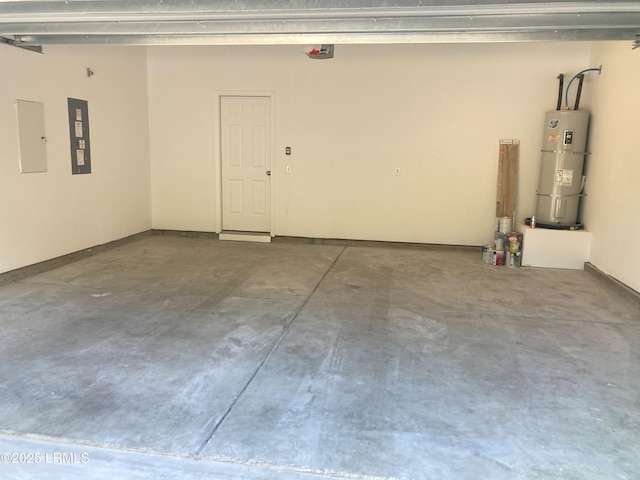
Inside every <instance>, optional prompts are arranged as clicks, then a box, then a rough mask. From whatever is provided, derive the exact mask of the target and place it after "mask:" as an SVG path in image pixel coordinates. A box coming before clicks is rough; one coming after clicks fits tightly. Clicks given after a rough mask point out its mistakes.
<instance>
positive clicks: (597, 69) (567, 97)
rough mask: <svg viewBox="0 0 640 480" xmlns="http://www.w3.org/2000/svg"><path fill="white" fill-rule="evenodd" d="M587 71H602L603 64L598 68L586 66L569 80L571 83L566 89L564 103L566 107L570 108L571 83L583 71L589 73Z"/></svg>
mask: <svg viewBox="0 0 640 480" xmlns="http://www.w3.org/2000/svg"><path fill="white" fill-rule="evenodd" d="M587 72H602V65H600V66H599V67H598V68H585V69H584V70H582V71H581V72H578V73H576V74H575V75H574V76H573V78H572V79H571V80H570V81H569V85H567V90H566V91H565V94H564V105H565V107H567V110H569V89H570V88H571V84H572V83H573V81H574V80H575V79H576V78H578V77H579V76H580V75H582V74H583V73H587Z"/></svg>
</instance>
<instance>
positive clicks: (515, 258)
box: [507, 252, 522, 268]
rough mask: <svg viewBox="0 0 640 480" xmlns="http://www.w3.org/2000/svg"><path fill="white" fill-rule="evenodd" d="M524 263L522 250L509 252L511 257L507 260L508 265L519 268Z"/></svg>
mask: <svg viewBox="0 0 640 480" xmlns="http://www.w3.org/2000/svg"><path fill="white" fill-rule="evenodd" d="M520 265H522V255H521V253H520V252H509V259H508V261H507V267H509V268H518V267H519V266H520Z"/></svg>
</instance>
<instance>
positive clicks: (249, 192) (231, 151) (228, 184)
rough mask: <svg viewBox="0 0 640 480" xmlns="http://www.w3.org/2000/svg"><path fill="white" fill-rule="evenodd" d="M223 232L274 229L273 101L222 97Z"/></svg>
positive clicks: (266, 230) (267, 98)
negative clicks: (272, 226)
mask: <svg viewBox="0 0 640 480" xmlns="http://www.w3.org/2000/svg"><path fill="white" fill-rule="evenodd" d="M220 107H221V141H222V229H223V230H224V231H239V232H270V230H271V99H270V98H269V97H233V96H223V97H221V105H220Z"/></svg>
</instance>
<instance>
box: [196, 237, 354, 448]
mask: <svg viewBox="0 0 640 480" xmlns="http://www.w3.org/2000/svg"><path fill="white" fill-rule="evenodd" d="M347 248H348V246H347V245H345V246H344V247H343V248H342V250H341V251H340V253H339V254H338V255H337V256H336V258H335V259H334V260H333V262H331V265H329V268H327V271H326V272H324V274H323V275H322V277H321V278H320V280H318V282H317V283H316V285H315V287H313V290H311V292H310V293H309V295H307V298H306V299H305V301H304V302H302V304H301V305H300V307H298V309H297V310H296V312H295V313H294V314H293V315H292V316H291V319H290V320H289V322H287V324H286V325H285V327H284V329H283V330H282V333H281V334H280V336H279V337H278V339H277V340H276V341H275V343H274V344H273V346H272V347H271V349H270V350H269V352H267V354H266V355H265V357H264V358H263V359H262V361H261V362H260V363H259V364H258V366H257V367H256V369H255V370H254V371H253V373H252V374H251V376H250V377H249V380H247V383H245V385H244V386H243V387H242V389H240V392H238V394H237V395H236V397H235V398H234V399H233V401H232V402H231V405H229V408H227V410H225V412H224V413H223V414H222V416H221V417H220V419H219V420H218V421H217V422H216V424H215V425H214V426H213V428H212V429H211V432H209V435H207V438H206V439H205V440H204V442H203V443H202V445H200V447H199V448H198V449H197V450H196V452H195V454H194V456H195V458H196V459H200V458H202V452H203V451H204V449H205V448H206V447H207V445H208V444H209V442H210V441H211V439H212V438H213V436H214V435H215V434H216V432H217V431H218V429H219V428H220V427H221V426H222V424H223V423H224V421H225V420H226V419H227V417H228V416H229V414H230V413H231V411H232V410H233V407H235V405H236V403H238V400H240V397H242V395H243V394H244V392H245V391H246V390H247V388H249V385H251V382H253V379H254V378H255V377H256V375H258V372H260V370H262V367H263V366H264V364H265V363H267V360H269V358H270V357H271V355H272V354H273V352H275V351H276V349H277V348H278V346H279V345H280V343H281V342H282V340H283V339H284V337H286V335H287V333H288V332H289V330H290V329H291V326H292V325H293V323H294V322H295V321H296V319H297V318H298V315H300V312H301V311H302V309H304V307H305V306H306V305H307V303H309V300H310V299H311V297H312V296H313V294H314V293H316V290H317V289H318V287H319V286H320V284H321V283H322V282H323V281H324V279H325V278H327V275H328V274H329V272H330V271H331V270H332V269H333V267H334V266H335V265H336V263H338V260H340V257H341V256H342V254H343V253H344V251H345V250H346V249H347Z"/></svg>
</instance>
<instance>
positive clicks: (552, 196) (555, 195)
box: [536, 193, 587, 198]
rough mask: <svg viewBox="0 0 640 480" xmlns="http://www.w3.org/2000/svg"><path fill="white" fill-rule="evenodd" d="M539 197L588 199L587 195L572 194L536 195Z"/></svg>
mask: <svg viewBox="0 0 640 480" xmlns="http://www.w3.org/2000/svg"><path fill="white" fill-rule="evenodd" d="M536 195H537V196H539V197H551V198H558V197H586V196H587V194H586V193H571V194H564V195H563V194H561V193H536Z"/></svg>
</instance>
